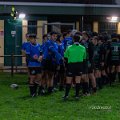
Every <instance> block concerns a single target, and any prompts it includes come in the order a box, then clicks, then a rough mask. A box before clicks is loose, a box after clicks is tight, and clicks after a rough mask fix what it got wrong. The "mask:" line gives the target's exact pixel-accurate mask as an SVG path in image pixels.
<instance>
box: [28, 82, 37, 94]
mask: <svg viewBox="0 0 120 120" xmlns="http://www.w3.org/2000/svg"><path fill="white" fill-rule="evenodd" d="M29 89H30V96H34V95H36V93H35V85H34V84H30V85H29Z"/></svg>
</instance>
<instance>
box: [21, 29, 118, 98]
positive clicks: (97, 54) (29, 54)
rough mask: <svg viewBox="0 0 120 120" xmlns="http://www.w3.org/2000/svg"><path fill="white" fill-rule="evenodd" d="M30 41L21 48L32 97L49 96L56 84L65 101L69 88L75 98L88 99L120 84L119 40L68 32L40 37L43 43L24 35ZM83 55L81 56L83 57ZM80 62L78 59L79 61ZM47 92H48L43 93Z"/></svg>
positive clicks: (115, 37)
mask: <svg viewBox="0 0 120 120" xmlns="http://www.w3.org/2000/svg"><path fill="white" fill-rule="evenodd" d="M26 38H27V39H28V40H29V41H27V42H25V43H23V45H22V53H23V54H24V55H26V62H27V66H28V71H29V72H28V74H29V88H30V95H31V96H32V97H34V96H36V95H44V94H45V92H46V91H47V93H48V94H50V93H52V92H53V90H54V88H55V87H56V85H57V83H59V89H60V90H63V89H64V88H65V95H64V96H63V98H64V99H67V98H68V96H69V91H70V88H71V84H74V85H75V91H76V92H75V98H76V99H79V90H80V87H81V86H82V93H83V94H84V95H89V94H90V93H91V92H92V93H96V91H97V89H101V88H102V87H103V85H105V84H108V83H110V84H111V83H112V82H114V81H115V79H116V74H117V73H118V78H119V81H120V38H119V35H117V34H112V35H111V38H110V39H109V38H108V36H107V35H104V34H97V33H93V34H91V35H89V34H88V33H87V32H85V31H84V32H82V33H80V32H76V33H74V35H73V34H72V32H71V31H68V32H66V33H63V34H58V33H56V32H51V33H50V37H49V38H48V35H44V36H43V43H42V45H40V44H39V43H37V41H36V35H35V34H27V36H26ZM82 54H83V56H82ZM79 58H80V59H79ZM46 89H47V90H46Z"/></svg>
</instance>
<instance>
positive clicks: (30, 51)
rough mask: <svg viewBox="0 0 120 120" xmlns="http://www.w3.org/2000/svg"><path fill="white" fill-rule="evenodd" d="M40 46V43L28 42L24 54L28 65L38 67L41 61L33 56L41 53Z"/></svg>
mask: <svg viewBox="0 0 120 120" xmlns="http://www.w3.org/2000/svg"><path fill="white" fill-rule="evenodd" d="M41 51H42V49H41V46H40V44H38V43H37V44H36V45H33V44H31V43H29V47H27V49H26V54H27V55H28V59H29V61H28V67H40V66H41V62H38V61H37V60H35V59H34V56H36V57H39V56H40V55H41Z"/></svg>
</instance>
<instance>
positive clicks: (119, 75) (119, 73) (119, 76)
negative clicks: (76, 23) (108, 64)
mask: <svg viewBox="0 0 120 120" xmlns="http://www.w3.org/2000/svg"><path fill="white" fill-rule="evenodd" d="M118 80H119V82H120V72H118Z"/></svg>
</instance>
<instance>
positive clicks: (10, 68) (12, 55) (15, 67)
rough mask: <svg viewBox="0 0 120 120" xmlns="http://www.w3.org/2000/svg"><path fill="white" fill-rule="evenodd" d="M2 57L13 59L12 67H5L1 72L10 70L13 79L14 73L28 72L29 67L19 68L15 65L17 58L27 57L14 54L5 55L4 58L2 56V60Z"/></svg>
mask: <svg viewBox="0 0 120 120" xmlns="http://www.w3.org/2000/svg"><path fill="white" fill-rule="evenodd" d="M1 57H3V58H4V57H10V58H11V65H10V66H9V67H8V66H7V67H6V66H3V68H0V70H2V71H5V70H10V72H11V76H12V77H13V75H14V71H15V72H17V71H18V70H26V71H27V67H26V66H22V67H20V66H17V65H16V64H15V58H16V57H17V58H18V57H25V56H23V55H14V54H11V55H4V56H0V58H1Z"/></svg>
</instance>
